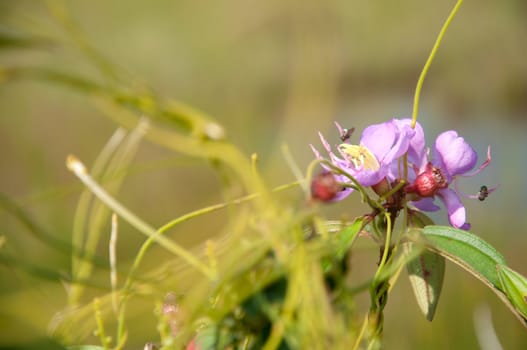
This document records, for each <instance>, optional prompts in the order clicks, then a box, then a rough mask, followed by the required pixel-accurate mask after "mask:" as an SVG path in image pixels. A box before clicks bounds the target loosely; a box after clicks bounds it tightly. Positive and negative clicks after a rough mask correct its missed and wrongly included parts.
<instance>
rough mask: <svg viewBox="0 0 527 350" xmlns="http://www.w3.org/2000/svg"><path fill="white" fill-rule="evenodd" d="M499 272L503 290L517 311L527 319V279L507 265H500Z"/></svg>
mask: <svg viewBox="0 0 527 350" xmlns="http://www.w3.org/2000/svg"><path fill="white" fill-rule="evenodd" d="M497 271H498V276H499V278H500V282H501V286H502V290H503V291H504V292H505V294H507V297H508V298H509V300H510V301H511V303H512V305H514V307H515V308H516V310H518V312H519V313H521V314H522V316H523V317H524V318H527V279H526V278H525V277H523V276H522V275H520V274H519V273H518V272H516V271H514V270H513V269H511V268H510V267H507V266H505V265H498V266H497Z"/></svg>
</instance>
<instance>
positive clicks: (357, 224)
mask: <svg viewBox="0 0 527 350" xmlns="http://www.w3.org/2000/svg"><path fill="white" fill-rule="evenodd" d="M363 227H364V218H362V217H359V218H357V219H355V221H354V222H353V223H352V224H351V225H349V226H346V228H344V229H343V230H342V231H341V232H340V233H339V234H338V242H337V249H336V253H337V259H342V258H343V257H344V256H345V255H346V253H347V252H348V250H349V249H350V247H351V246H352V245H353V242H355V238H357V236H358V234H359V232H360V231H361V229H362V228H363Z"/></svg>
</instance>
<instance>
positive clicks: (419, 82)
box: [412, 0, 463, 128]
mask: <svg viewBox="0 0 527 350" xmlns="http://www.w3.org/2000/svg"><path fill="white" fill-rule="evenodd" d="M461 3H463V0H458V1H457V3H456V5H455V6H454V8H453V9H452V11H450V15H449V16H448V18H447V19H446V21H445V23H444V24H443V27H442V28H441V31H440V32H439V35H438V36H437V39H436V41H435V44H434V46H433V47H432V51H430V55H429V56H428V59H427V60H426V63H425V65H424V67H423V70H422V71H421V75H420V76H419V80H417V86H416V88H415V95H414V108H413V112H412V128H414V127H415V124H416V123H417V114H418V112H419V96H420V95H421V88H422V87H423V82H424V80H425V77H426V74H427V73H428V70H429V69H430V65H431V64H432V61H433V60H434V57H435V55H436V53H437V50H438V49H439V45H441V41H442V40H443V37H444V36H445V33H446V30H447V29H448V27H449V26H450V23H451V22H452V20H453V19H454V16H455V15H456V13H457V11H458V10H459V7H460V6H461Z"/></svg>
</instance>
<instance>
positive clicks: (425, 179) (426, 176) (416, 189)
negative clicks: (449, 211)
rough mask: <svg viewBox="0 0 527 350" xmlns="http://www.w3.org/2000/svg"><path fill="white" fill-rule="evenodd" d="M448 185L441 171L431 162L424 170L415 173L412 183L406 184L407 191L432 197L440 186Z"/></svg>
mask: <svg viewBox="0 0 527 350" xmlns="http://www.w3.org/2000/svg"><path fill="white" fill-rule="evenodd" d="M446 187H448V182H447V180H446V178H445V176H444V175H443V173H442V172H441V169H439V168H436V167H434V166H433V165H432V163H428V164H427V165H426V169H425V171H423V172H422V173H421V174H419V175H417V178H416V179H415V181H414V183H413V184H411V185H408V186H406V188H405V191H406V192H407V193H416V194H417V195H419V196H421V197H433V196H435V194H436V193H437V191H439V190H440V189H442V188H446Z"/></svg>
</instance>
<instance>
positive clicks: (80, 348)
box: [67, 345, 104, 350]
mask: <svg viewBox="0 0 527 350" xmlns="http://www.w3.org/2000/svg"><path fill="white" fill-rule="evenodd" d="M67 349H68V350H104V347H102V346H97V345H74V346H68V348H67Z"/></svg>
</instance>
